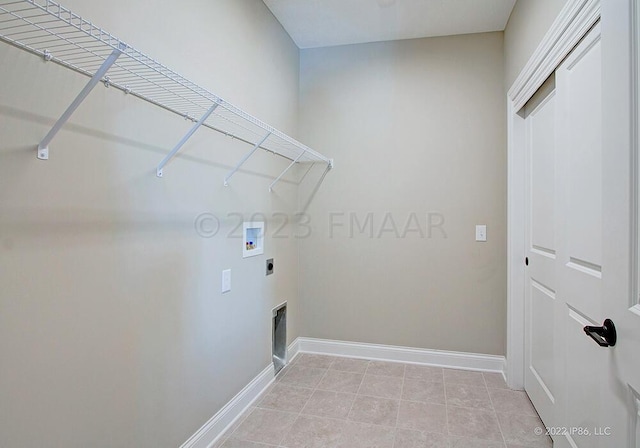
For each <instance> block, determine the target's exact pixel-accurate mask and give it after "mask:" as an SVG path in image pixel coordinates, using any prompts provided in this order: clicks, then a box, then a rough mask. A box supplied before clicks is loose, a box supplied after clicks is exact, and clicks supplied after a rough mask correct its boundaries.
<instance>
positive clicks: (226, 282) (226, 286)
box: [222, 269, 231, 294]
mask: <svg viewBox="0 0 640 448" xmlns="http://www.w3.org/2000/svg"><path fill="white" fill-rule="evenodd" d="M229 291H231V269H225V270H224V271H222V293H223V294H224V293H225V292H229Z"/></svg>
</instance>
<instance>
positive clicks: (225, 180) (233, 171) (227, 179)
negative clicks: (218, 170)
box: [224, 132, 271, 187]
mask: <svg viewBox="0 0 640 448" xmlns="http://www.w3.org/2000/svg"><path fill="white" fill-rule="evenodd" d="M270 135H271V132H268V133H267V135H265V136H264V138H263V139H262V140H260V141H259V142H258V143H256V145H255V146H254V147H253V148H252V149H251V150H250V151H249V152H248V153H246V154H245V155H244V157H242V160H240V162H239V163H238V164H237V165H236V166H235V168H234V169H233V170H231V172H230V173H229V174H227V177H225V178H224V186H225V187H228V186H229V180H230V179H231V177H233V175H234V174H236V172H237V171H238V170H239V169H240V167H241V166H242V165H244V163H245V162H246V161H247V160H249V157H251V156H252V155H253V153H254V152H256V151H257V149H258V148H259V147H260V146H262V144H263V143H264V142H265V141H267V139H268V138H269V136H270Z"/></svg>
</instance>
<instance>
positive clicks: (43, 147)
mask: <svg viewBox="0 0 640 448" xmlns="http://www.w3.org/2000/svg"><path fill="white" fill-rule="evenodd" d="M126 47H127V46H126V44H123V43H121V44H120V45H119V49H117V50H113V51H112V52H111V54H110V55H109V57H107V59H105V61H104V62H103V63H102V65H101V66H100V68H99V69H98V71H97V72H96V73H95V74H94V75H93V76H92V77H91V79H90V80H89V82H88V83H87V85H86V86H84V88H83V89H82V91H80V93H79V94H78V96H77V97H76V99H75V100H73V103H71V105H70V106H69V107H68V108H67V110H65V111H64V113H63V114H62V116H61V117H60V118H58V121H56V124H54V125H53V127H52V128H51V130H50V131H49V132H48V133H47V135H45V137H44V138H43V139H42V141H41V142H40V144H39V145H38V159H40V160H48V159H49V143H51V141H52V140H53V138H54V137H55V136H56V134H57V133H58V131H60V129H62V126H64V124H65V123H66V122H67V121H69V118H71V115H73V113H74V112H75V111H76V109H77V108H78V106H80V104H82V102H83V101H84V100H85V98H86V97H87V96H88V95H89V93H91V91H92V90H93V88H94V87H95V86H96V85H97V84H98V83H99V82H100V80H101V79H102V78H103V77H104V75H105V74H106V73H107V71H109V69H110V68H111V66H112V65H113V64H114V63H115V62H116V59H118V57H119V56H120V55H121V54H122V52H123V51H124V50H126ZM45 57H46V56H45Z"/></svg>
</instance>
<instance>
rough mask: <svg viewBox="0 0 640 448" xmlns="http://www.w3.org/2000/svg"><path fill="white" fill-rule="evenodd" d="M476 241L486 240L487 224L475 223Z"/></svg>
mask: <svg viewBox="0 0 640 448" xmlns="http://www.w3.org/2000/svg"><path fill="white" fill-rule="evenodd" d="M476 241H481V242H484V241H487V226H486V225H477V226H476Z"/></svg>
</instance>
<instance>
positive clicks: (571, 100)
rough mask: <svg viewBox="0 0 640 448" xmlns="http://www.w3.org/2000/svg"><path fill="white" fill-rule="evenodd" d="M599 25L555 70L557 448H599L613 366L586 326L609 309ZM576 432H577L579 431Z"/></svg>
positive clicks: (593, 323) (555, 439) (600, 320)
mask: <svg viewBox="0 0 640 448" xmlns="http://www.w3.org/2000/svg"><path fill="white" fill-rule="evenodd" d="M601 59H602V58H601V39H600V24H599V23H598V24H596V25H595V26H594V28H593V29H592V30H591V31H589V33H588V34H587V35H586V36H585V37H584V38H583V40H582V41H581V42H580V43H579V44H578V46H577V47H576V48H575V49H574V50H573V52H572V53H571V54H570V55H569V56H568V57H567V58H566V59H565V61H564V62H563V63H562V64H561V65H560V66H559V67H558V69H557V70H556V82H557V90H556V92H557V102H558V104H557V111H558V114H557V126H558V130H557V133H556V135H557V151H558V163H557V177H556V182H557V183H558V189H557V201H558V202H557V204H558V214H559V216H558V254H557V261H558V262H557V264H556V269H557V271H556V275H557V278H558V282H557V301H558V303H559V305H560V309H561V311H560V312H561V313H562V314H563V315H564V317H563V319H562V321H561V322H560V324H559V325H560V327H559V328H557V329H556V331H557V332H558V333H559V334H560V335H559V336H558V338H557V339H558V342H559V346H560V347H561V349H562V355H561V356H560V357H559V359H561V360H562V361H559V362H563V363H564V369H561V368H559V369H558V370H557V372H558V376H559V377H558V378H557V381H558V388H559V390H561V391H562V392H561V393H559V394H558V396H557V409H556V412H557V415H558V416H559V417H558V422H559V424H560V426H561V427H566V428H569V430H568V431H564V432H562V433H561V434H559V435H556V437H554V441H555V442H556V443H557V445H558V446H573V447H579V448H596V447H600V446H605V445H600V443H601V441H600V439H598V438H596V437H593V436H592V435H586V434H584V433H581V432H579V431H581V430H579V429H578V428H583V429H584V430H588V431H592V430H593V428H594V427H595V426H596V424H597V423H598V422H599V418H600V415H599V411H598V408H597V403H600V402H601V399H602V396H601V391H600V382H601V378H600V376H599V375H598V374H597V372H596V370H597V369H596V368H594V366H598V365H602V364H603V363H604V362H606V358H605V354H604V353H603V351H602V349H601V348H600V347H599V346H598V345H597V344H595V343H594V342H593V341H592V340H591V339H590V338H588V337H587V336H586V335H585V333H584V331H583V328H584V326H586V325H600V323H601V322H602V321H603V320H604V317H603V316H602V314H601V311H602V306H601V301H602V239H603V234H602V137H601V135H602V101H601V97H602V76H601V70H602V62H601ZM570 428H576V430H575V431H572V430H571V429H570Z"/></svg>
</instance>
